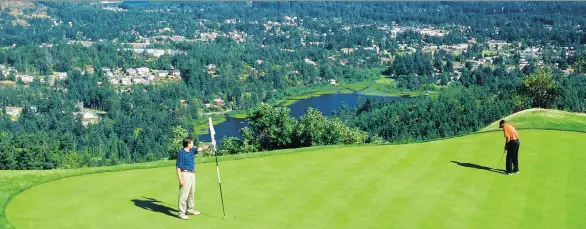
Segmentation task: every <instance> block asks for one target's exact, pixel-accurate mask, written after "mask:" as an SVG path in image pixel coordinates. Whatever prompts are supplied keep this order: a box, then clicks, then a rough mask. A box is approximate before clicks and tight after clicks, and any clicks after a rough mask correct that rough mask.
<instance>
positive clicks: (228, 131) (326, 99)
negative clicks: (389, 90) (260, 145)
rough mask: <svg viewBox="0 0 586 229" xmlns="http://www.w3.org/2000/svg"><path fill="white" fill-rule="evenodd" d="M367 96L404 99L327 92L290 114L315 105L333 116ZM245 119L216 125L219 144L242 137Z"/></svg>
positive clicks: (295, 107) (206, 137) (294, 107)
mask: <svg viewBox="0 0 586 229" xmlns="http://www.w3.org/2000/svg"><path fill="white" fill-rule="evenodd" d="M367 98H370V99H376V100H391V101H397V100H401V99H404V98H402V97H396V96H370V95H361V94H356V93H355V94H327V95H322V96H319V97H313V98H308V99H302V100H299V101H297V102H295V103H293V104H291V105H289V106H287V107H288V108H289V109H291V112H290V115H291V116H293V117H295V118H299V117H301V116H303V114H305V112H306V111H307V109H308V108H309V107H313V108H316V109H318V110H319V111H321V112H322V113H323V114H324V115H325V116H328V117H329V116H331V115H332V111H335V110H337V109H339V107H340V104H342V103H345V104H346V105H348V106H349V107H356V104H358V101H359V100H366V99H367ZM247 125H248V124H247V122H246V120H245V119H237V118H231V117H226V121H225V122H222V123H219V124H217V125H215V126H214V130H215V131H216V141H217V142H218V144H219V143H220V141H221V140H222V138H225V137H231V136H234V137H238V138H239V137H241V135H240V129H241V128H243V127H245V126H247ZM199 140H200V141H202V142H210V141H211V138H210V135H209V134H201V135H199Z"/></svg>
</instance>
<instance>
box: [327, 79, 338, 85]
mask: <svg viewBox="0 0 586 229" xmlns="http://www.w3.org/2000/svg"><path fill="white" fill-rule="evenodd" d="M328 82H329V83H330V84H332V85H336V80H335V79H330V80H328Z"/></svg>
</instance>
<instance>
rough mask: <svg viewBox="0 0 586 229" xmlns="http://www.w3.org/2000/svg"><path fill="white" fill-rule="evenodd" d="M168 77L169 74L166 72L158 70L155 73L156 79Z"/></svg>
mask: <svg viewBox="0 0 586 229" xmlns="http://www.w3.org/2000/svg"><path fill="white" fill-rule="evenodd" d="M168 75H169V72H167V71H166V70H159V71H157V72H156V77H158V78H165V77H167V76H168Z"/></svg>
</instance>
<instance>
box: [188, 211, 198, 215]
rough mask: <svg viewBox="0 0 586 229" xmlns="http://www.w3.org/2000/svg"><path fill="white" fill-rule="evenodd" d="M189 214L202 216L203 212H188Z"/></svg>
mask: <svg viewBox="0 0 586 229" xmlns="http://www.w3.org/2000/svg"><path fill="white" fill-rule="evenodd" d="M187 214H189V215H199V214H201V212H199V211H193V212H188V213H187Z"/></svg>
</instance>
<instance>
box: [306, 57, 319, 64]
mask: <svg viewBox="0 0 586 229" xmlns="http://www.w3.org/2000/svg"><path fill="white" fill-rule="evenodd" d="M304 61H305V63H307V64H312V65H314V66H315V65H317V64H316V63H315V62H313V61H312V60H310V59H309V58H307V57H306V58H305V60H304Z"/></svg>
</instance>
